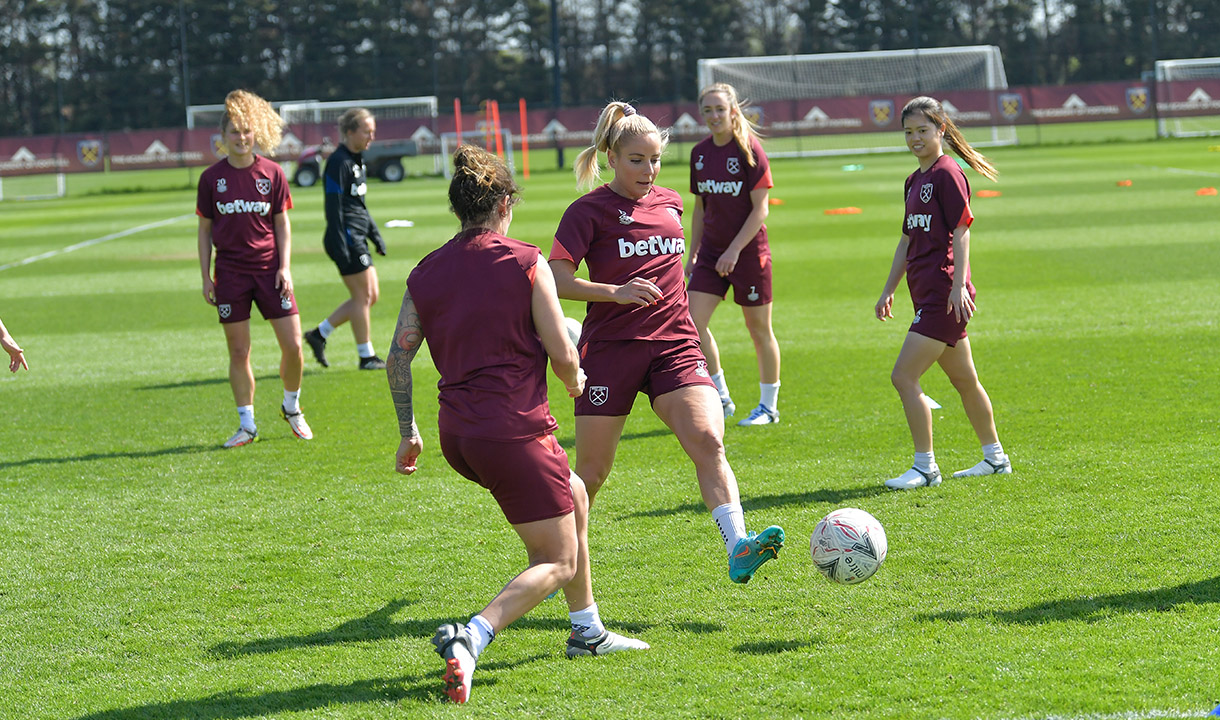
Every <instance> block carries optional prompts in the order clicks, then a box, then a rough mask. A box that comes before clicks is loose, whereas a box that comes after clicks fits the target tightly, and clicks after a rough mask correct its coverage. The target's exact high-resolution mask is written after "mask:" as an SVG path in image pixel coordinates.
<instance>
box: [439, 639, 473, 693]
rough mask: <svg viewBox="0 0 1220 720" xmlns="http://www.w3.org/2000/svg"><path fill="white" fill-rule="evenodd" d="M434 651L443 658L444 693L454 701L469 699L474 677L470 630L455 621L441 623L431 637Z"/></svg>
mask: <svg viewBox="0 0 1220 720" xmlns="http://www.w3.org/2000/svg"><path fill="white" fill-rule="evenodd" d="M432 644H433V645H435V646H436V653H437V654H438V655H440V656H441V657H442V658H444V660H445V675H444V678H445V694H446V695H448V696H449V699H450V700H452V701H453V702H455V703H464V702H466V701H467V700H469V699H470V683H471V680H472V679H473V677H474V666H475V652H474V638H472V637H471V635H470V631H469V630H467V629H466V628H465V627H463V626H461V625H458V624H456V623H448V624H446V625H441V626H440V627H439V628H437V629H436V635H435V636H434V637H433V638H432Z"/></svg>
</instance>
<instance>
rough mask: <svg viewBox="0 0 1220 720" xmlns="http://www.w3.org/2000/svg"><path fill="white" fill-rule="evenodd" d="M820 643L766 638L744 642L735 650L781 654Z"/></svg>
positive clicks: (762, 653)
mask: <svg viewBox="0 0 1220 720" xmlns="http://www.w3.org/2000/svg"><path fill="white" fill-rule="evenodd" d="M818 644H819V643H817V642H815V641H813V640H764V641H762V642H748V643H742V644H740V645H738V646H737V647H735V648H733V650H735V651H737V652H739V653H743V654H746V655H779V654H780V653H786V652H792V651H793V650H801V649H803V648H811V647H815V646H817V645H818Z"/></svg>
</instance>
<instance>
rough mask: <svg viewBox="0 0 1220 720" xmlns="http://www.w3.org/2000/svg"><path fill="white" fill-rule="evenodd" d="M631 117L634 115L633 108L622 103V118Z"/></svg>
mask: <svg viewBox="0 0 1220 720" xmlns="http://www.w3.org/2000/svg"><path fill="white" fill-rule="evenodd" d="M632 115H635V108H633V107H631V106H630V105H628V104H627V103H623V117H631V116H632Z"/></svg>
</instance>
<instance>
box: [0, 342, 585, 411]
mask: <svg viewBox="0 0 1220 720" xmlns="http://www.w3.org/2000/svg"><path fill="white" fill-rule="evenodd" d="M0 346H2V347H3V348H4V351H5V352H6V353H8V357H9V361H8V369H9V370H11V371H13V372H17V371H18V370H20V369H21V368H25V369H26V370H29V369H30V366H29V365H28V364H27V363H26V361H25V351H24V350H22V349H21V348H20V347H18V346H17V343H16V342H14V341H13V339H12V338H10V337H4V338H0ZM584 374H585V372H584V370H581V371H580V375H581V378H582V381H581V384H582V385H583V384H584V382H583V378H584ZM572 397H576V396H575V395H573V396H572Z"/></svg>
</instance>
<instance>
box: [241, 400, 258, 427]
mask: <svg viewBox="0 0 1220 720" xmlns="http://www.w3.org/2000/svg"><path fill="white" fill-rule="evenodd" d="M237 417H238V419H239V420H241V426H242V427H244V428H245V429H247V430H249V431H251V432H256V431H257V430H258V426H257V425H255V424H254V406H253V405H238V406H237Z"/></svg>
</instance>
